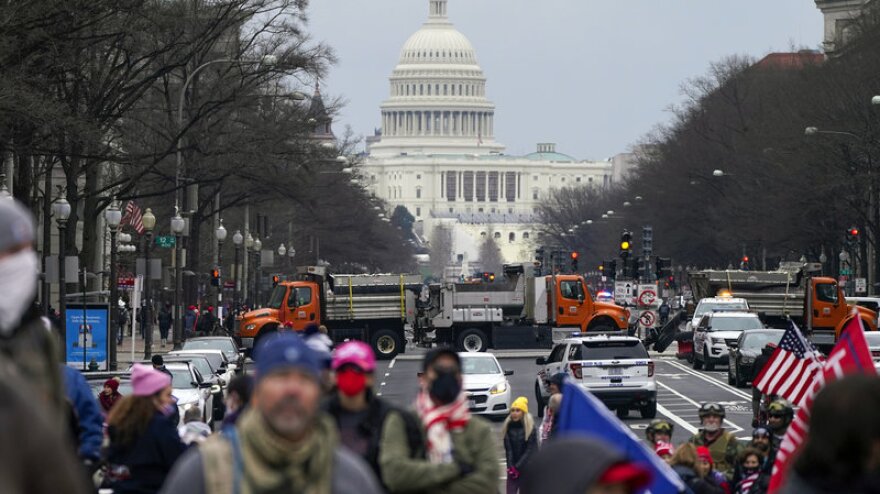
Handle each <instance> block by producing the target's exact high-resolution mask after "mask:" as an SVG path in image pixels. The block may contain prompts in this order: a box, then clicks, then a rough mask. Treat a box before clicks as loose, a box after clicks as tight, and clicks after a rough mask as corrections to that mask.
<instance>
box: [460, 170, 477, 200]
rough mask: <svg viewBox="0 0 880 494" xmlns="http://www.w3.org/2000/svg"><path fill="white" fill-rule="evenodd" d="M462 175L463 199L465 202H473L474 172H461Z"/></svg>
mask: <svg viewBox="0 0 880 494" xmlns="http://www.w3.org/2000/svg"><path fill="white" fill-rule="evenodd" d="M462 173H463V175H464V177H463V185H462V190H461V192H462V195H463V196H464V200H465V201H466V202H473V200H474V172H462Z"/></svg>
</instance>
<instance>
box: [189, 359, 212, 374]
mask: <svg viewBox="0 0 880 494" xmlns="http://www.w3.org/2000/svg"><path fill="white" fill-rule="evenodd" d="M185 360H186V361H188V362H190V363H192V365H193V367H195V368H196V370H198V371H199V374H201V375H202V376H211V375H213V374H214V368H213V366H212V365H211V364H209V363H208V359H206V358H204V357H199V356H195V355H193V356H191V357H187V358H186V359H185Z"/></svg>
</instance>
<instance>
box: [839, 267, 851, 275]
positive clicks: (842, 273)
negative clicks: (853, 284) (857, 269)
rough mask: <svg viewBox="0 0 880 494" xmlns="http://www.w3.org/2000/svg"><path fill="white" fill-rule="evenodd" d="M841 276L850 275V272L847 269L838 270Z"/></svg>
mask: <svg viewBox="0 0 880 494" xmlns="http://www.w3.org/2000/svg"><path fill="white" fill-rule="evenodd" d="M840 274H841V275H849V274H852V271H851V270H850V269H849V268H840Z"/></svg>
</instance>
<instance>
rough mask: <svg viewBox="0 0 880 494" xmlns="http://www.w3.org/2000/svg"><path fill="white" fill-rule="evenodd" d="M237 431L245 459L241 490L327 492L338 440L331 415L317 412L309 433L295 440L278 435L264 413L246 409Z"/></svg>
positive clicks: (257, 493)
mask: <svg viewBox="0 0 880 494" xmlns="http://www.w3.org/2000/svg"><path fill="white" fill-rule="evenodd" d="M238 431H239V435H240V440H241V452H242V460H243V462H244V468H243V470H244V482H242V484H243V485H242V494H282V493H284V494H289V493H292V492H296V493H303V494H329V493H330V489H331V479H332V472H331V469H332V468H333V452H334V449H335V447H336V444H337V442H338V438H337V433H336V430H335V427H334V425H333V423H332V422H331V419H330V418H329V417H326V416H324V415H321V416H319V418H318V419H317V420H316V422H315V425H314V426H313V428H312V432H311V434H309V436H308V437H307V438H305V439H304V440H303V441H302V442H300V443H297V444H294V443H291V442H288V441H286V440H284V439H283V438H280V437H278V435H277V434H276V433H275V432H274V431H272V429H271V428H270V427H269V425H268V423H266V420H265V419H264V418H263V416H262V415H261V414H260V413H259V412H258V411H257V410H254V409H250V410H246V411H245V412H244V413H243V414H242V416H241V419H240V420H239V423H238Z"/></svg>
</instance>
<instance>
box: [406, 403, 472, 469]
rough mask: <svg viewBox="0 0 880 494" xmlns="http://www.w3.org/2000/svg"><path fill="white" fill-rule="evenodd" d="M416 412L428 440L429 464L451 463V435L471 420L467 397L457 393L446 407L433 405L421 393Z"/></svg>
mask: <svg viewBox="0 0 880 494" xmlns="http://www.w3.org/2000/svg"><path fill="white" fill-rule="evenodd" d="M416 412H417V413H418V414H419V418H421V420H422V425H423V426H424V427H425V432H426V436H427V439H428V445H427V456H428V461H430V462H431V463H452V461H453V458H452V435H451V434H450V432H452V431H456V430H461V429H464V428H465V427H466V426H467V424H468V421H469V420H470V419H471V412H470V409H469V408H468V404H467V397H466V396H465V394H464V393H459V394H458V397H457V398H456V399H455V401H453V402H452V403H450V404H448V405H435V404H434V402H433V400H431V397H430V396H429V395H428V393H426V392H424V391H422V392H420V393H419V395H418V397H417V398H416Z"/></svg>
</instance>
